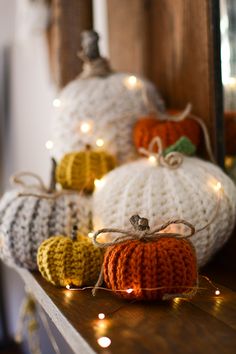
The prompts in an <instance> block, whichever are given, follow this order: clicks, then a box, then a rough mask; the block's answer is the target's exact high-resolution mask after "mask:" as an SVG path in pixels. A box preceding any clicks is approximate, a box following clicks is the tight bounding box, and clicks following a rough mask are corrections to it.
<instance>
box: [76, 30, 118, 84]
mask: <svg viewBox="0 0 236 354" xmlns="http://www.w3.org/2000/svg"><path fill="white" fill-rule="evenodd" d="M98 40H99V35H98V33H97V32H95V31H83V32H82V34H81V47H82V50H81V51H80V52H79V53H78V56H79V58H80V59H82V60H83V62H84V65H83V71H82V73H81V74H80V78H81V79H87V78H90V77H96V76H97V77H98V76H100V77H105V76H107V75H109V74H110V73H111V72H112V70H111V67H110V64H109V62H108V61H107V59H106V58H103V57H102V56H101V55H100V51H99V46H98Z"/></svg>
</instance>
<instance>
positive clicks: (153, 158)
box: [148, 155, 157, 164]
mask: <svg viewBox="0 0 236 354" xmlns="http://www.w3.org/2000/svg"><path fill="white" fill-rule="evenodd" d="M148 160H149V161H150V162H151V164H155V163H156V162H157V160H156V158H155V156H154V155H150V156H149V158H148Z"/></svg>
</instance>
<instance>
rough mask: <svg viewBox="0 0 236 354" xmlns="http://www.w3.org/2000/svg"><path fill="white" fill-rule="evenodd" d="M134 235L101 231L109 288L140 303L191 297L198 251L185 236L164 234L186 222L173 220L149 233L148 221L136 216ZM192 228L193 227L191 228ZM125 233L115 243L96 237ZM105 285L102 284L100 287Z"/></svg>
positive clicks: (101, 244) (105, 273) (104, 275)
mask: <svg viewBox="0 0 236 354" xmlns="http://www.w3.org/2000/svg"><path fill="white" fill-rule="evenodd" d="M130 221H131V223H132V225H133V226H134V228H135V231H134V234H132V232H130V231H123V230H119V229H101V230H99V231H97V232H96V233H95V235H94V242H95V244H96V245H100V247H107V246H108V248H107V250H106V252H105V256H104V263H103V277H104V280H105V283H106V285H107V287H108V288H109V289H111V290H112V291H114V292H115V293H116V294H117V295H118V296H120V297H123V298H126V299H136V300H161V299H169V298H172V297H180V296H182V297H190V296H192V295H193V292H194V291H193V290H194V289H196V284H197V279H198V271H197V261H196V255H195V250H194V248H193V246H192V244H191V243H190V242H189V241H187V240H186V239H184V238H182V237H183V236H181V235H178V234H175V233H172V234H170V233H167V234H165V232H163V230H164V229H166V227H168V226H169V225H170V224H183V223H184V224H185V225H187V226H188V227H190V228H191V233H190V235H188V236H186V237H190V236H191V235H193V234H194V232H195V231H194V230H195V229H194V227H193V226H192V225H191V224H189V223H186V222H184V221H183V220H182V221H181V220H176V221H170V222H167V223H166V224H164V225H162V226H161V227H159V228H158V229H157V230H154V231H149V230H150V228H149V225H148V220H147V219H146V218H140V217H139V216H138V215H134V216H132V217H131V218H130ZM189 225H190V226H189ZM110 231H111V232H113V233H121V234H123V236H118V237H116V239H115V241H114V243H112V242H111V243H109V242H108V243H106V242H105V243H99V242H97V240H96V238H97V236H98V235H99V234H101V233H104V232H110ZM99 285H101V282H100V283H99V281H98V283H97V284H96V286H95V289H96V287H97V286H99Z"/></svg>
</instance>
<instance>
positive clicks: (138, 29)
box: [108, 0, 224, 165]
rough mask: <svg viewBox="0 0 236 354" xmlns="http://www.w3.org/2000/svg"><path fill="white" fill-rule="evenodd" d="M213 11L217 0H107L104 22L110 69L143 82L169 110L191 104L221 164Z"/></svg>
mask: <svg viewBox="0 0 236 354" xmlns="http://www.w3.org/2000/svg"><path fill="white" fill-rule="evenodd" d="M218 6H219V2H218V0H215V1H213V0H194V1H192V0H175V1H173V0H131V1H126V0H120V1H118V2H117V1H116V0H108V23H109V38H110V56H111V62H112V64H113V66H114V67H115V69H117V70H121V71H128V72H134V73H137V74H141V75H145V76H147V77H149V78H150V79H151V80H152V81H154V82H155V84H156V85H157V87H158V88H159V90H160V92H161V94H162V95H163V97H164V99H165V101H166V103H167V105H168V106H170V107H175V108H180V109H182V108H183V107H185V105H186V103H188V102H191V103H192V105H193V112H194V113H195V114H196V115H198V116H200V117H201V118H202V119H203V120H204V121H205V122H206V124H207V126H208V128H209V132H210V135H211V139H212V143H213V146H214V150H215V155H216V157H217V159H218V162H219V163H221V164H222V165H223V154H224V151H223V146H224V132H223V129H224V125H223V111H222V87H221V86H222V85H221V73H220V40H219V39H220V37H219V12H218Z"/></svg>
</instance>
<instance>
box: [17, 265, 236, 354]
mask: <svg viewBox="0 0 236 354" xmlns="http://www.w3.org/2000/svg"><path fill="white" fill-rule="evenodd" d="M18 271H19V273H20V274H21V275H22V277H23V279H24V281H25V283H26V285H27V288H28V289H29V290H30V291H31V292H32V293H33V294H34V296H35V297H36V300H37V301H38V302H39V303H40V304H41V306H42V307H43V308H44V310H45V311H46V312H47V313H48V315H49V316H50V317H51V319H52V321H53V322H54V323H55V325H56V326H57V327H58V329H59V330H60V331H61V333H62V335H63V336H64V337H65V339H66V340H67V341H68V343H69V344H70V345H71V347H72V349H74V351H75V352H76V353H78V352H81V353H82V352H83V353H88V354H92V353H101V354H103V353H105V352H107V353H110V354H116V353H117V354H127V353H130V354H133V353H135V354H144V353H145V354H155V353H159V352H160V353H164V354H190V353H191V354H200V353H205V352H206V353H208V354H215V353H216V351H217V352H221V353H227V354H231V353H232V354H233V353H234V352H235V347H236V306H235V304H236V293H235V292H234V291H231V290H229V289H228V288H225V287H221V286H220V289H221V291H222V294H221V296H220V297H214V296H213V294H214V289H213V288H212V287H211V286H210V285H209V283H207V282H205V281H204V282H203V283H201V284H200V286H201V287H203V288H204V290H201V291H199V293H198V295H197V296H196V297H195V298H194V299H193V300H191V301H190V300H188V301H183V300H176V301H171V302H154V303H140V302H136V303H130V302H127V301H122V300H120V299H118V298H117V297H115V296H113V295H112V294H111V293H108V292H104V291H99V292H98V294H97V296H96V297H93V296H91V291H90V290H86V291H68V290H64V289H58V288H55V287H54V286H52V285H51V284H49V283H47V282H46V281H45V280H44V279H43V278H42V277H41V276H40V275H39V274H38V273H35V274H34V275H32V274H31V273H29V272H28V271H26V270H19V269H18ZM100 312H103V313H105V314H106V320H105V321H101V320H98V317H97V315H98V313H100ZM102 336H107V337H109V338H110V339H111V346H110V347H109V348H108V349H107V350H104V349H102V348H100V347H99V346H98V344H97V339H98V338H99V337H102ZM186 338H187V339H188V340H186Z"/></svg>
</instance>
